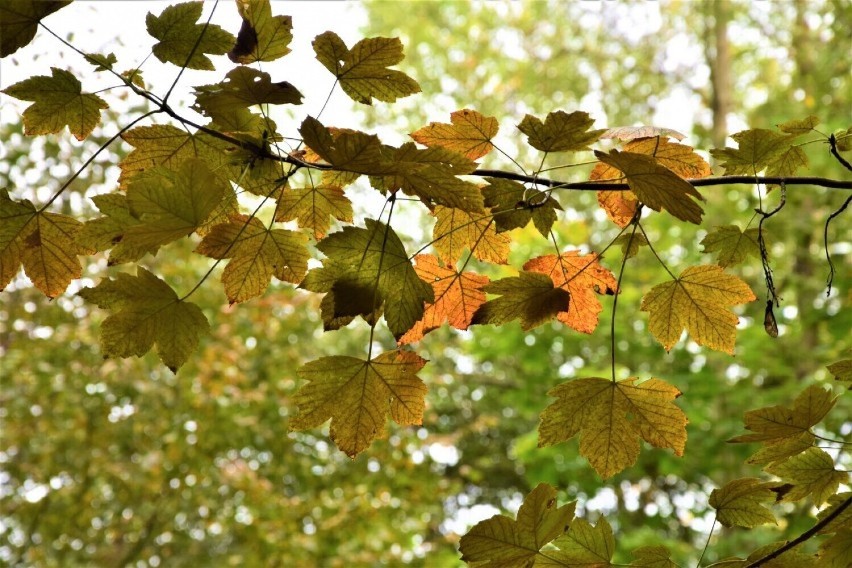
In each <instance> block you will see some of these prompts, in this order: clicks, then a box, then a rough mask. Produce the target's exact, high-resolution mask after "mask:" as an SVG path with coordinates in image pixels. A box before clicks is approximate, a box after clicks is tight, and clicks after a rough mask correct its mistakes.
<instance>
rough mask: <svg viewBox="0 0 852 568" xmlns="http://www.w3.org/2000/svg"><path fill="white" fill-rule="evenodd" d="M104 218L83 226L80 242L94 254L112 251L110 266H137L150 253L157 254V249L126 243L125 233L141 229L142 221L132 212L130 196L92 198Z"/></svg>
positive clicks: (118, 194)
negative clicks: (129, 264) (126, 263)
mask: <svg viewBox="0 0 852 568" xmlns="http://www.w3.org/2000/svg"><path fill="white" fill-rule="evenodd" d="M92 201H93V202H94V203H95V205H97V207H98V209H99V210H100V212H101V213H103V214H104V216H103V217H98V218H96V219H91V220H89V221H86V223H85V224H83V227H82V228H81V229H80V232H79V233H78V234H77V242H78V243H79V244H81V245H82V246H84V247H86V248H91V249H93V250H98V251H101V250H109V251H110V253H109V263H110V265H114V264H123V263H125V262H136V261H137V260H139V259H140V258H142V257H143V256H145V255H146V254H147V253H149V252H150V253H156V250H157V246H156V245H155V246H147V245H141V246H134V245H133V244H132V243H125V242H122V240H123V238H124V233H126V232H127V230H128V229H129V228H130V227H133V226H136V225H141V224H142V221H140V220H139V218H138V217H136V216H135V215H133V213H131V211H130V205H128V203H127V196H126V195H125V194H123V193H107V194H104V195H96V196H94V197H92Z"/></svg>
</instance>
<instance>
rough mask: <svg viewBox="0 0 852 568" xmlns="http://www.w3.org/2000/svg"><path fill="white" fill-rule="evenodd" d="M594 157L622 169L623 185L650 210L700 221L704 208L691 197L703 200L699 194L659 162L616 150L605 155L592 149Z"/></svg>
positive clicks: (696, 222) (682, 218)
mask: <svg viewBox="0 0 852 568" xmlns="http://www.w3.org/2000/svg"><path fill="white" fill-rule="evenodd" d="M595 156H596V157H597V158H598V159H599V160H600V161H601V162H604V163H605V164H609V165H610V166H612V167H614V168H616V169H618V170H621V171H622V172H624V175H625V176H626V177H627V185H628V186H629V187H630V189H631V190H633V193H635V194H636V197H638V198H639V201H641V202H642V203H644V204H645V205H647V206H648V207H650V208H651V209H653V210H654V211H660V210H661V209H665V210H666V211H668V212H669V213H671V214H672V215H674V216H675V217H677V218H678V219H681V220H683V221H689V222H690V223H695V224H696V225H697V224H699V223H701V215H702V214H703V213H704V211H703V210H702V209H701V206H700V205H698V203H696V202H695V201H693V200H692V199H691V198H695V199H699V200H703V197H701V194H700V193H698V191H696V189H695V188H694V187H692V184H690V183H689V182H688V181H686V180H684V179H683V178H681V177H680V176H678V175H677V174H676V173H674V172H673V171H672V170H670V169H668V168H667V167H665V166H663V165H661V164H660V163H659V162H658V161H657V160H656V159H655V158H654V157H652V156H648V155H645V154H637V153H633V152H619V151H618V150H612V151H611V152H610V153H609V154H606V153H604V152H600V151H597V150H596V151H595Z"/></svg>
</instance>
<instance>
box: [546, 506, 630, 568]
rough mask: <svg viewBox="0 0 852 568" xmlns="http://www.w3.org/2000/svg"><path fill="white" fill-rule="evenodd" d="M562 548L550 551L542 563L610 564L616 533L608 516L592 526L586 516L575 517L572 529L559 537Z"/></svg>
mask: <svg viewBox="0 0 852 568" xmlns="http://www.w3.org/2000/svg"><path fill="white" fill-rule="evenodd" d="M553 544H555V545H556V546H557V547H558V548H559V550H558V551H553V552H551V551H548V553H547V555H546V557H545V558H544V559H542V561H540V562H536V567H538V566H576V567H578V568H579V567H586V568H588V567H594V568H607V567H609V566H612V565H613V564H612V563H611V562H612V555H613V554H615V537H614V536H613V534H612V527H611V526H609V523H608V522H607V520H606V519H605V518H604V517H601V518H600V519H598V524H597V525H595V526H592V524H591V523H589V521H587V520H586V519H574V520H573V521H571V526H570V527H569V528H568V532H567V533H565V534H564V535H562V536H560V537H559V538H557V539H556V540H555V541H554V542H553Z"/></svg>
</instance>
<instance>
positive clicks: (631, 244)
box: [612, 233, 648, 258]
mask: <svg viewBox="0 0 852 568" xmlns="http://www.w3.org/2000/svg"><path fill="white" fill-rule="evenodd" d="M612 244H614V245H621V254H623V255H624V256H625V257H627V258H633V257H634V256H636V254H637V253H638V252H639V247H646V246H648V239H646V238H645V235H643V234H642V233H633V234H624V235H619V236H618V237H616V239H615V240H614V241H613V242H612Z"/></svg>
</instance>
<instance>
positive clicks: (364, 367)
mask: <svg viewBox="0 0 852 568" xmlns="http://www.w3.org/2000/svg"><path fill="white" fill-rule="evenodd" d="M425 364H426V360H425V359H422V358H421V357H419V356H417V355H416V354H415V353H412V352H410V351H389V352H386V353H382V354H381V355H379V356H378V357H375V358H374V359H371V360H369V361H364V360H362V359H356V358H355V357H342V356H337V357H323V358H322V359H318V360H316V361H311V362H310V363H308V364H306V365H303V366H302V367H301V368H300V369H299V371H298V373H299V377H300V378H302V379H305V380H307V381H309V382H308V384H306V385H305V386H303V387H302V388H301V389H299V392H297V393H296V395H295V402H296V404H297V405H298V406H299V413H298V414H297V415H296V416H295V417H293V419H292V420H291V421H290V428H291V429H292V430H305V429H308V428H314V427H316V426H319V425H320V424H322V423H323V422H325V421H326V420H328V419H329V418H330V419H331V438H332V440H334V442H335V443H336V444H337V447H338V448H340V450H342V451H343V452H345V453H346V454H347V455H348V456H349V457H353V458H354V457H355V456H356V455H358V454H359V453H361V452H362V451H364V450H365V449H367V447H369V445H370V444H371V443H372V442H373V440H375V439H377V438H382V437H384V435H385V421H386V420H387V417H388V414H390V416H391V418H392V419H393V420H394V421H395V422H397V423H398V424H401V425H410V424H420V423H422V420H423V408H424V399H425V396H426V391H427V390H428V389H427V388H426V385H424V384H423V381H421V380H420V378H419V377H418V376H417V372H418V371H419V370H420V369H421V368H423V365H425Z"/></svg>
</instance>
